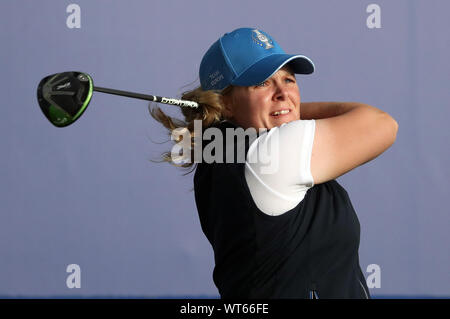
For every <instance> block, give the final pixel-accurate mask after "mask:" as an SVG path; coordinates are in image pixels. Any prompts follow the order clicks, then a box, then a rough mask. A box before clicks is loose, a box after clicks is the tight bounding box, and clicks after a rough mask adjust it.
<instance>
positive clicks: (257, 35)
mask: <svg viewBox="0 0 450 319" xmlns="http://www.w3.org/2000/svg"><path fill="white" fill-rule="evenodd" d="M252 31H253V34H252V38H253V40H254V41H255V42H256V43H258V44H259V45H260V46H263V44H264V45H265V46H266V47H265V49H266V50H267V49H270V48H273V45H272V40H270V39H269V38H268V37H266V36H265V35H264V34H262V33H261V32H260V31H259V30H256V29H255V30H252Z"/></svg>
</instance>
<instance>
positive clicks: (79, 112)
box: [67, 73, 94, 125]
mask: <svg viewBox="0 0 450 319" xmlns="http://www.w3.org/2000/svg"><path fill="white" fill-rule="evenodd" d="M82 74H83V75H85V76H86V77H87V78H88V80H89V90H88V94H87V97H86V100H85V101H84V103H83V106H82V107H81V108H80V110H79V111H78V112H77V114H75V116H74V117H73V118H72V122H71V123H73V122H75V121H76V120H77V119H78V118H79V117H80V116H81V114H83V112H84V110H86V108H87V106H88V105H89V102H90V101H91V98H92V92H93V91H94V83H93V81H92V78H91V76H90V75H89V74H87V73H82ZM71 123H69V124H71ZM69 124H67V125H69Z"/></svg>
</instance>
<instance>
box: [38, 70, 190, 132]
mask: <svg viewBox="0 0 450 319" xmlns="http://www.w3.org/2000/svg"><path fill="white" fill-rule="evenodd" d="M93 91H97V92H102V93H107V94H114V95H120V96H126V97H131V98H135V99H140V100H146V101H152V102H157V103H164V104H171V105H177V106H181V107H194V108H195V107H198V104H197V103H196V102H193V101H186V100H179V99H173V98H167V97H161V96H155V95H146V94H139V93H133V92H127V91H120V90H114V89H108V88H102V87H98V86H94V81H93V80H92V77H91V76H90V75H89V74H87V73H84V72H78V71H70V72H62V73H56V74H52V75H49V76H46V77H45V78H43V79H42V80H41V81H40V82H39V85H38V88H37V98H38V103H39V106H40V107H41V110H42V112H43V113H44V115H45V116H46V117H47V119H48V120H49V121H50V122H51V123H52V124H53V125H55V126H56V127H65V126H68V125H70V124H72V123H73V122H75V121H76V120H77V119H78V118H79V117H80V116H81V115H82V114H83V112H84V111H85V110H86V108H87V106H88V105H89V102H90V101H91V98H92V93H93Z"/></svg>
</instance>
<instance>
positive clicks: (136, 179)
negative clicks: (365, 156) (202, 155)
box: [0, 0, 450, 297]
mask: <svg viewBox="0 0 450 319" xmlns="http://www.w3.org/2000/svg"><path fill="white" fill-rule="evenodd" d="M70 3H76V4H78V5H79V6H80V7H81V28H79V29H70V28H68V27H67V26H66V19H67V16H69V13H66V8H67V6H68V5H69V4H70ZM371 3H376V4H378V5H379V6H380V7H381V28H380V29H369V28H368V27H367V26H366V19H367V17H368V16H369V15H370V13H367V12H366V8H367V6H368V5H369V4H371ZM449 12H450V2H449V1H446V0H440V1H439V0H434V1H425V0H421V1H419V0H397V1H387V0H383V1H362V0H345V1H326V0H320V1H318V0H314V1H313V0H308V1H306V0H304V1H299V0H292V1H268V0H261V1H242V0H239V1H237V0H227V1H211V0H209V1H203V0H202V1H181V0H179V1H178V0H177V1H170V0H161V1H136V0H131V1H117V0H115V1H112V0H110V1H106V0H104V1H100V0H96V1H93V0H90V1H87V0H82V1H73V2H71V1H50V0H44V1H42V0H41V1H31V0H30V1H24V0H20V1H19V0H15V1H12V0H3V1H1V2H0V41H1V50H0V61H1V77H0V93H1V100H2V102H1V116H0V151H1V157H0V295H1V296H6V297H30V296H32V297H49V296H58V297H74V296H82V297H96V296H111V297H129V296H132V297H133V296H134V297H139V296H142V297H157V296H212V297H214V296H217V295H218V293H217V289H216V287H215V286H214V284H213V281H212V270H213V266H214V260H213V252H212V249H211V247H210V245H209V243H208V242H207V240H206V237H205V236H204V235H203V233H202V231H201V228H200V224H199V220H198V217H197V212H196V207H195V202H194V196H193V192H192V191H191V188H192V187H193V185H192V177H193V175H192V174H191V175H187V176H183V175H182V174H183V171H181V170H179V169H176V168H174V167H171V166H169V165H168V164H164V163H162V164H156V163H152V162H150V159H157V158H158V157H159V155H160V154H161V153H162V152H164V151H167V150H170V148H171V145H172V144H170V143H164V144H157V143H154V141H156V142H163V141H167V140H168V136H167V134H166V132H165V130H164V129H163V128H162V127H161V126H160V125H159V124H158V123H157V122H155V121H154V120H153V119H152V118H151V117H150V116H149V114H148V111H147V102H145V101H141V100H135V99H129V98H124V97H118V96H113V95H107V94H103V93H94V95H93V98H92V100H91V103H90V106H89V108H88V109H87V110H86V112H85V113H84V115H83V117H82V118H81V119H80V120H78V121H77V122H76V123H75V124H73V125H72V126H69V127H67V128H64V129H60V128H55V127H53V126H52V125H51V124H50V123H49V122H48V121H47V120H46V118H45V117H44V115H43V114H42V113H41V111H40V109H39V107H38V104H37V100H36V87H37V84H38V83H39V81H40V79H42V78H43V77H45V76H47V75H49V74H53V73H57V72H63V71H74V70H79V71H83V72H86V73H89V74H90V75H91V76H92V77H93V79H94V83H95V85H97V86H103V87H109V88H116V89H122V90H129V91H134V92H140V93H146V94H156V95H162V96H169V97H179V96H180V93H181V92H182V91H184V90H187V89H189V88H192V87H193V86H194V85H195V84H196V83H198V75H197V71H198V67H199V63H200V60H201V57H202V55H203V53H204V52H205V51H206V50H207V48H208V47H209V46H210V45H211V44H212V43H213V42H214V41H215V40H217V38H218V37H219V36H220V35H222V34H223V33H225V32H228V31H231V30H233V29H235V28H238V27H243V26H249V27H257V28H260V29H262V30H264V31H266V32H268V33H269V34H270V35H272V36H273V37H274V38H275V39H276V40H277V42H278V43H280V44H281V46H282V47H283V48H284V49H285V51H287V52H289V53H299V54H304V55H307V56H309V57H311V59H312V60H313V61H314V63H315V65H316V72H315V73H314V74H313V75H310V76H299V77H298V80H299V86H300V91H301V96H302V101H357V102H363V103H367V104H370V105H373V106H376V107H378V108H380V109H382V110H384V111H386V112H388V113H389V114H391V115H392V116H393V117H394V118H395V119H396V120H397V122H398V123H399V132H398V135H397V140H396V142H395V144H394V145H393V147H391V148H390V149H389V150H388V151H386V152H385V153H384V154H382V155H381V156H380V157H378V158H377V159H376V160H374V161H372V162H370V163H368V164H365V165H363V166H361V167H359V168H357V169H355V170H353V171H351V172H350V173H348V174H346V175H344V176H342V177H340V178H339V179H338V181H339V182H340V183H341V184H342V185H343V186H344V187H345V188H346V190H347V191H348V193H349V195H350V198H351V199H352V202H353V205H354V207H355V209H356V211H357V213H358V216H359V219H360V223H361V244H360V261H361V267H362V268H363V271H365V270H366V267H367V266H368V265H370V264H377V265H379V266H380V268H381V288H373V289H371V290H370V292H371V294H372V295H373V296H375V297H377V296H407V297H414V296H430V297H432V296H441V297H442V296H444V297H445V296H450V277H449V268H450V267H449V266H450V256H449V239H450V235H449V208H448V201H449V187H450V182H449V181H450V170H449V161H450V152H449V149H450V148H449V138H450V134H449V131H450V130H449V128H448V120H449V117H450V108H449V106H450V105H449V100H450V99H449V98H450V90H449V83H450V64H449V62H448V59H449V56H450V37H449V33H448V31H449V30H450V20H449V19H448V14H449ZM193 81H197V82H194V84H191V85H190V86H188V87H183V86H185V85H187V84H189V83H192V82H193ZM162 107H163V108H164V109H165V110H167V111H168V112H169V113H170V114H179V113H178V112H177V111H176V108H175V107H172V106H162ZM69 264H78V265H80V267H81V288H80V289H69V288H67V286H66V277H67V276H68V273H66V267H67V265H69ZM365 275H366V277H367V276H368V275H369V273H367V272H366V273H365Z"/></svg>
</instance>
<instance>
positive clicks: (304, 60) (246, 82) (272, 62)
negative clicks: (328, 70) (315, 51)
mask: <svg viewBox="0 0 450 319" xmlns="http://www.w3.org/2000/svg"><path fill="white" fill-rule="evenodd" d="M287 63H289V66H290V67H291V68H292V70H293V72H294V73H296V74H311V73H313V72H314V63H313V62H312V61H311V60H310V59H309V58H308V57H306V56H304V55H291V54H272V55H270V56H268V57H265V58H264V59H261V60H260V61H258V62H256V63H255V64H253V65H252V66H251V67H249V68H248V69H247V70H245V71H244V72H243V73H242V74H241V75H240V76H238V77H237V78H236V79H234V80H233V81H232V82H231V84H232V85H237V86H251V85H257V84H259V83H261V82H264V81H265V80H267V79H268V78H270V77H271V76H272V75H274V74H275V73H276V72H277V71H278V70H279V69H281V68H282V67H283V66H285V65H286V64H287Z"/></svg>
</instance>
